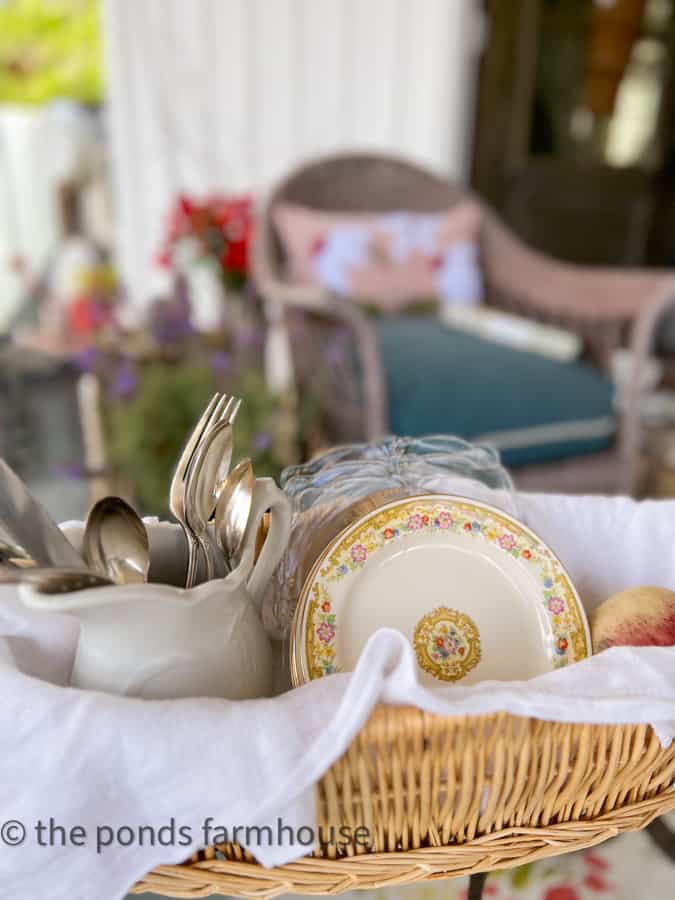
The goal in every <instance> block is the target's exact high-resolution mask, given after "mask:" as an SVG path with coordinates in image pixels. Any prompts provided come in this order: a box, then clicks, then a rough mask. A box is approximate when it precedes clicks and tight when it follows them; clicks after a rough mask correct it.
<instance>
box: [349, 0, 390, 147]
mask: <svg viewBox="0 0 675 900" xmlns="http://www.w3.org/2000/svg"><path fill="white" fill-rule="evenodd" d="M352 3H354V0H352ZM398 7H399V4H398V0H369V2H368V3H358V2H356V3H354V7H353V9H352V10H351V13H352V18H351V23H350V28H351V34H350V42H351V46H352V52H351V66H350V68H349V69H348V71H346V72H344V73H343V77H344V79H345V82H346V84H347V85H349V87H350V88H351V94H352V97H351V104H350V108H351V110H352V119H351V122H350V132H351V137H352V143H354V144H361V145H366V146H371V147H384V146H386V145H387V144H388V143H389V138H390V123H391V108H392V106H393V104H394V102H395V97H396V94H397V92H398V89H397V85H398V78H397V72H396V65H395V61H396V36H397V35H396V23H397V15H398V12H399V9H398Z"/></svg>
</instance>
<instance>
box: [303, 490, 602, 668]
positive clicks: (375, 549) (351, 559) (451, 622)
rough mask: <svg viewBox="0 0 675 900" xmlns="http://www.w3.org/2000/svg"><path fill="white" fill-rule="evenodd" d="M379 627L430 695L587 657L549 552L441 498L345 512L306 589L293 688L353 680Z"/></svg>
mask: <svg viewBox="0 0 675 900" xmlns="http://www.w3.org/2000/svg"><path fill="white" fill-rule="evenodd" d="M357 509H358V507H357ZM384 626H388V627H391V628H395V629H397V630H399V631H401V632H402V633H403V634H404V635H405V636H406V637H407V638H408V639H409V640H410V642H411V643H412V645H413V647H414V650H415V654H416V657H417V663H418V666H419V670H420V677H421V680H422V681H426V682H427V683H431V684H433V683H435V684H438V683H439V682H451V681H460V680H463V682H464V683H465V684H472V683H475V682H477V681H485V680H488V679H496V680H524V679H527V678H531V677H533V676H535V675H538V674H541V673H543V672H547V671H550V670H551V669H554V668H559V667H560V666H565V665H568V664H569V663H573V662H577V661H578V660H580V659H584V658H585V657H586V656H589V655H590V653H591V643H590V636H589V630H588V623H587V621H586V616H585V613H584V609H583V606H582V604H581V602H580V600H579V597H578V595H577V592H576V590H575V589H574V586H573V584H572V582H571V580H570V578H569V576H568V574H567V573H566V572H565V569H564V568H563V566H562V564H561V563H560V561H559V560H558V558H557V557H556V556H555V554H554V553H553V552H552V551H551V550H550V549H549V548H548V547H547V546H546V544H545V543H544V542H543V541H542V540H541V539H540V538H539V537H537V535H535V534H534V533H533V532H532V531H530V530H529V529H528V528H527V527H525V526H524V525H523V524H521V523H520V522H518V521H517V520H516V519H514V518H513V517H511V516H509V515H508V514H506V513H504V512H502V511H501V510H498V509H496V508H494V507H491V506H488V505H486V504H484V503H481V502H478V501H475V500H469V499H467V498H464V497H457V496H450V495H443V494H423V495H418V496H414V497H405V498H401V497H400V496H397V497H395V498H393V499H391V498H389V499H388V500H387V501H385V502H380V503H379V504H377V503H376V504H373V502H372V500H371V501H370V502H367V503H366V504H365V506H364V508H363V511H362V514H360V515H359V516H358V517H357V518H354V509H352V510H351V521H350V522H349V524H347V525H346V526H345V527H343V529H342V530H341V531H340V533H339V534H337V536H334V537H331V539H330V540H329V541H328V542H327V543H326V544H325V545H324V548H323V550H322V551H321V552H319V553H318V555H317V556H316V560H315V562H314V564H313V566H312V568H311V571H310V572H309V574H308V575H307V577H306V578H305V579H304V583H303V587H302V591H301V594H300V597H299V601H298V604H297V607H296V609H295V614H294V619H293V627H292V635H291V677H292V680H293V684H294V685H299V684H303V683H305V682H307V681H309V680H311V679H314V678H320V677H323V676H324V675H329V674H331V673H333V672H341V671H343V672H344V671H351V670H352V669H353V668H354V667H355V665H356V662H357V660H358V657H359V655H360V653H361V651H362V649H363V647H364V646H365V644H366V642H367V641H368V638H369V637H370V636H371V635H372V634H373V633H374V632H375V631H376V630H377V629H378V628H381V627H384Z"/></svg>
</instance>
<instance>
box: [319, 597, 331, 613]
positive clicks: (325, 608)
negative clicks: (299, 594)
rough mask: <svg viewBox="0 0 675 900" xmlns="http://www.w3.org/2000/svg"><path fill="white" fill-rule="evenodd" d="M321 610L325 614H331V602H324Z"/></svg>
mask: <svg viewBox="0 0 675 900" xmlns="http://www.w3.org/2000/svg"><path fill="white" fill-rule="evenodd" d="M321 609H322V610H323V611H324V612H325V613H327V612H330V601H328V600H324V601H323V603H322V604H321Z"/></svg>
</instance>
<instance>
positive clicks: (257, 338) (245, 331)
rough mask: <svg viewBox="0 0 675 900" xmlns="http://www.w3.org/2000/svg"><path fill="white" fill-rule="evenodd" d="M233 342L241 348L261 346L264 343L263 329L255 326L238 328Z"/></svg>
mask: <svg viewBox="0 0 675 900" xmlns="http://www.w3.org/2000/svg"><path fill="white" fill-rule="evenodd" d="M234 342H235V344H236V345H237V347H238V348H239V349H241V350H248V349H252V348H254V347H262V346H263V345H264V343H265V329H264V328H258V327H257V326H253V327H245V328H239V329H238V330H237V331H236V333H235V335H234Z"/></svg>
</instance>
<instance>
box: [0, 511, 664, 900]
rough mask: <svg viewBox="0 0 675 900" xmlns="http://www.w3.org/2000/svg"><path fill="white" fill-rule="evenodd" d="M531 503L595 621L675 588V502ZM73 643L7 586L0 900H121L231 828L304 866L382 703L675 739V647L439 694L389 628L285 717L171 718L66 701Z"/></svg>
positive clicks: (136, 708) (264, 707)
mask: <svg viewBox="0 0 675 900" xmlns="http://www.w3.org/2000/svg"><path fill="white" fill-rule="evenodd" d="M519 499H520V504H521V506H520V508H521V511H522V513H523V515H524V518H525V519H526V521H527V523H528V524H529V525H530V526H531V527H532V528H533V529H534V530H535V531H537V532H538V533H539V534H540V535H541V537H543V538H544V539H545V540H546V541H547V542H548V543H549V544H550V545H551V546H552V548H553V549H554V550H555V551H556V552H557V553H558V555H559V556H560V557H561V559H562V561H563V563H564V564H565V566H566V567H567V569H568V571H569V572H570V574H571V576H572V578H573V579H574V580H575V582H576V584H577V587H578V589H579V591H580V594H581V596H582V598H583V600H584V603H585V605H586V607H587V609H591V608H592V607H593V606H595V605H596V604H597V603H598V602H600V601H602V600H603V599H605V598H606V597H608V596H609V595H610V594H612V593H614V592H615V591H617V590H620V589H622V588H625V587H628V586H631V585H639V584H658V585H662V586H664V587H669V588H671V589H675V555H674V554H673V547H674V546H675V502H672V501H661V502H644V503H635V502H634V501H631V500H627V499H616V500H615V499H606V498H593V497H552V496H544V495H530V496H528V495H523V496H522V497H520V498H519ZM77 637H78V632H77V626H76V625H75V624H74V623H73V622H72V620H71V619H70V618H69V617H68V616H64V615H54V616H53V617H52V616H45V615H42V614H39V613H34V612H31V611H29V610H27V609H25V608H24V607H23V606H22V605H21V603H20V601H19V600H18V598H17V597H16V593H15V591H14V590H13V589H11V588H10V587H7V586H5V587H0V697H1V698H2V702H1V703H0V759H2V769H1V775H0V897H7V898H12V900H24V898H25V900H28V898H30V900H35V898H38V900H40V898H49V900H85V898H86V900H88V898H90V897H96V898H97V900H117V898H120V897H123V896H124V894H125V893H126V891H127V890H128V889H129V888H130V887H131V885H132V884H134V882H135V881H136V880H137V879H139V878H140V877H141V876H142V875H143V874H144V873H145V872H146V871H148V870H150V869H151V868H153V867H154V866H156V865H159V864H163V863H177V862H180V861H181V860H183V859H185V858H186V857H187V856H188V855H189V854H190V853H191V852H193V851H194V850H196V849H198V848H200V847H201V846H203V845H204V844H205V843H207V842H210V841H212V840H213V839H214V838H215V839H221V838H222V828H226V829H227V830H228V836H230V837H233V836H234V835H233V829H234V827H235V826H240V827H241V828H244V827H245V826H249V827H250V826H260V827H262V826H269V827H270V828H271V829H272V832H271V834H272V837H271V840H270V837H269V835H270V832H266V831H265V832H263V830H262V828H261V831H260V832H256V831H251V832H250V833H249V836H248V840H247V836H246V834H245V832H244V831H240V832H239V833H238V835H236V837H238V838H239V840H240V842H241V843H243V844H244V845H246V846H248V847H249V849H250V850H251V851H252V852H253V853H254V854H255V855H256V857H257V858H258V859H259V860H260V862H261V863H263V864H264V865H268V866H271V865H277V864H281V863H284V862H288V861H290V860H292V859H294V858H297V857H298V856H301V855H303V854H304V853H307V852H308V851H309V850H310V849H311V843H310V842H309V841H308V829H312V828H313V827H314V825H315V821H316V819H315V805H314V803H315V800H314V790H313V786H314V784H315V782H316V781H317V779H319V778H320V777H321V775H322V774H323V772H324V771H325V770H326V769H327V768H328V767H329V766H330V765H331V764H332V763H333V762H334V761H335V760H336V759H337V758H338V757H339V756H340V755H341V754H342V753H343V752H344V750H345V749H346V747H347V746H348V744H349V743H350V741H351V740H352V738H353V737H354V735H355V734H356V733H357V732H358V731H359V729H360V728H361V727H362V726H363V724H364V723H365V721H366V720H367V718H368V715H369V714H370V712H371V710H372V709H373V707H374V706H375V705H376V704H377V703H378V702H387V703H405V704H412V705H416V706H418V707H420V708H422V709H425V710H428V711H430V712H437V713H444V714H449V715H453V714H467V713H472V714H475V713H480V712H492V711H498V710H506V711H510V712H513V713H516V714H521V715H534V716H539V717H541V718H545V719H553V720H559V721H577V722H606V723H610V722H621V723H651V724H652V725H653V726H654V727H655V728H656V730H657V734H658V736H659V738H660V740H661V741H662V742H663V743H664V744H667V743H669V741H670V740H672V738H673V737H675V648H656V647H649V648H640V649H630V648H617V649H613V650H610V651H607V652H606V653H603V654H600V655H599V656H597V657H593V658H592V659H589V660H586V661H584V662H582V663H579V664H577V665H574V666H571V667H569V668H568V669H562V670H558V671H556V672H551V673H549V674H547V675H543V676H540V677H539V678H536V679H533V680H531V681H529V682H526V683H506V682H504V683H497V682H490V683H486V682H484V683H481V684H478V685H475V686H473V687H462V686H461V685H452V686H445V687H442V688H439V689H438V690H434V691H430V690H428V689H426V688H422V687H421V686H420V685H419V684H418V683H417V680H416V674H415V673H416V664H415V660H414V654H413V651H412V648H411V647H410V646H409V644H408V643H407V641H406V640H405V639H404V638H403V637H402V635H400V634H399V633H398V632H396V631H392V630H389V629H384V630H382V631H380V632H378V633H377V634H375V635H374V636H373V637H372V639H371V640H370V642H369V643H368V645H367V647H366V648H365V650H364V652H363V654H362V656H361V659H360V661H359V665H358V667H357V669H356V671H355V672H354V673H353V674H351V675H347V674H345V675H335V676H332V677H330V678H325V679H321V680H320V681H316V682H313V683H311V684H309V685H306V686H305V687H303V688H300V689H298V690H295V691H292V692H289V693H287V694H285V695H283V696H282V697H278V698H276V699H273V700H255V701H247V702H239V703H233V702H228V701H225V700H205V699H195V700H175V701H163V702H160V701H142V700H131V699H124V698H119V697H112V696H107V695H103V694H95V693H91V692H86V691H78V690H75V689H72V688H69V687H67V686H65V685H66V683H67V679H68V675H69V672H70V668H71V666H72V661H73V658H74V652H75V648H76V644H77ZM50 824H51V826H52V827H51V829H50ZM280 825H283V826H284V827H285V830H284V829H281V830H280ZM40 826H42V827H41V828H40ZM142 826H145V828H144V829H143V830H141V829H142ZM301 826H304V829H303V830H302V831H300V830H299V829H300V827H301ZM207 827H208V828H209V829H210V831H208V833H207V832H206V830H205V829H206V828H207ZM219 828H220V829H221V832H220V834H219V833H218V829H219ZM22 829H24V830H25V832H24V831H22ZM73 829H79V830H73ZM172 829H173V832H172ZM64 830H65V831H64ZM291 831H293V832H294V834H293V835H291ZM309 838H311V834H309Z"/></svg>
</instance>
